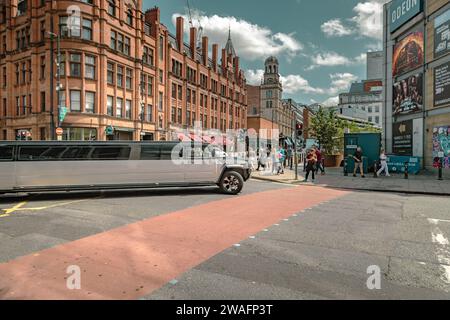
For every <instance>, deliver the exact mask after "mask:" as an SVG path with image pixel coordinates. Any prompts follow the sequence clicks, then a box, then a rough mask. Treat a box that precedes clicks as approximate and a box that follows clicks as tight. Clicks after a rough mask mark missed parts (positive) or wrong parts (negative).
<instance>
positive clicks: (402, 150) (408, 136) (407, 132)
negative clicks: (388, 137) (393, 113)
mask: <svg viewBox="0 0 450 320" xmlns="http://www.w3.org/2000/svg"><path fill="white" fill-rule="evenodd" d="M392 151H393V152H394V154H395V155H398V156H412V152H413V121H412V120H409V121H403V122H399V123H394V124H393V127H392Z"/></svg>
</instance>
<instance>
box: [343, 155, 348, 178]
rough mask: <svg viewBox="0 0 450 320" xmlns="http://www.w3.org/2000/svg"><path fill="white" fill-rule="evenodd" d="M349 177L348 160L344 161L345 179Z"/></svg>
mask: <svg viewBox="0 0 450 320" xmlns="http://www.w3.org/2000/svg"><path fill="white" fill-rule="evenodd" d="M347 176H348V171H347V158H345V159H344V177H347Z"/></svg>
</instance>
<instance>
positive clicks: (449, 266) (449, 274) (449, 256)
mask: <svg viewBox="0 0 450 320" xmlns="http://www.w3.org/2000/svg"><path fill="white" fill-rule="evenodd" d="M428 221H430V219H429V220H428ZM430 223H432V224H434V225H437V223H436V221H434V220H433V219H432V221H430ZM431 240H432V241H433V243H435V244H436V245H437V250H436V256H437V258H438V261H439V263H440V266H441V267H442V269H444V270H443V271H444V272H443V274H442V276H441V279H442V280H443V281H444V282H446V283H448V284H450V251H449V248H448V245H449V241H448V239H447V238H446V237H445V236H444V234H443V233H442V231H441V230H440V229H439V227H437V226H436V227H435V228H434V230H433V231H432V233H431Z"/></svg>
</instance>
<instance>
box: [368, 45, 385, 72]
mask: <svg viewBox="0 0 450 320" xmlns="http://www.w3.org/2000/svg"><path fill="white" fill-rule="evenodd" d="M382 66H383V51H375V52H367V72H366V79H382V78H383V68H382Z"/></svg>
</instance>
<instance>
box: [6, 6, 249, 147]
mask: <svg viewBox="0 0 450 320" xmlns="http://www.w3.org/2000/svg"><path fill="white" fill-rule="evenodd" d="M142 2H143V1H142V0H80V1H60V0H4V1H3V2H2V3H0V74H1V80H2V81H1V86H0V139H3V140H6V139H8V140H14V139H16V137H17V136H20V133H23V132H26V135H27V136H29V138H31V139H33V140H48V139H52V138H55V134H54V132H55V128H56V127H57V126H58V106H61V107H66V108H67V111H68V113H67V116H66V117H65V119H64V120H63V122H62V123H60V126H61V127H62V128H63V129H64V134H63V139H68V140H88V139H96V140H111V139H115V140H117V139H120V140H141V139H143V140H169V139H170V140H171V139H174V137H175V136H176V134H175V133H176V132H178V131H179V130H182V129H183V130H192V129H193V125H194V121H201V125H202V126H203V128H205V129H206V128H207V129H211V128H217V129H218V130H220V129H222V131H225V130H226V129H230V128H232V129H236V128H245V127H246V113H247V110H246V104H247V97H246V85H245V77H244V73H243V71H242V70H241V69H240V66H239V57H237V56H235V55H227V54H226V52H225V51H223V52H222V56H221V60H220V61H219V56H218V50H219V46H218V45H217V44H213V46H212V53H213V56H212V58H210V57H208V50H209V46H208V38H207V37H203V39H201V44H200V45H198V41H197V31H196V29H195V28H192V29H191V30H190V36H191V37H190V39H189V44H186V43H185V41H184V29H185V28H184V21H183V19H182V18H179V19H178V20H177V32H176V35H172V34H171V33H170V32H169V31H168V29H167V27H166V26H164V25H163V24H162V23H161V22H160V11H159V9H158V8H156V7H155V8H152V9H150V10H147V11H146V12H143V11H142ZM58 35H60V41H58ZM58 43H59V47H60V51H59V52H60V59H58ZM203 53H205V54H203ZM58 60H60V62H61V63H60V64H59V66H58V63H57V62H58ZM58 71H59V73H58ZM58 75H59V77H58ZM58 78H60V82H61V87H60V90H59V92H58V88H57V83H58ZM107 128H113V130H112V132H108V131H109V130H107Z"/></svg>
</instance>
